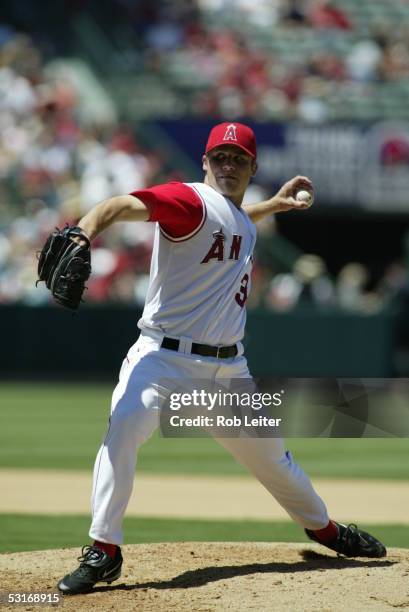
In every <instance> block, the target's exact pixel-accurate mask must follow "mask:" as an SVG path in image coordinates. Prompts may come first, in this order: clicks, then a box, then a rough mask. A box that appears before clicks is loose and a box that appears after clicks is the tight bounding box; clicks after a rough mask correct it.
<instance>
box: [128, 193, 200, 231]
mask: <svg viewBox="0 0 409 612" xmlns="http://www.w3.org/2000/svg"><path fill="white" fill-rule="evenodd" d="M130 195H133V196H135V197H137V198H139V199H140V200H142V202H143V203H144V204H145V206H146V207H147V209H148V211H149V219H148V221H158V222H159V225H160V226H161V228H162V230H163V232H164V233H165V234H168V235H169V237H170V238H188V237H190V236H191V235H192V234H193V233H195V232H196V231H198V229H199V228H200V227H201V226H202V224H203V221H204V217H205V208H204V203H203V201H202V199H201V198H200V196H199V194H198V193H197V191H195V189H194V188H193V187H189V186H188V185H185V184H184V183H177V182H174V183H166V184H164V185H155V186H154V187H150V188H149V189H140V190H138V191H133V192H132V193H131V194H130Z"/></svg>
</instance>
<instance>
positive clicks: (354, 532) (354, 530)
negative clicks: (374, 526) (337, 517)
mask: <svg viewBox="0 0 409 612" xmlns="http://www.w3.org/2000/svg"><path fill="white" fill-rule="evenodd" d="M360 541H361V538H360V535H359V532H358V527H357V525H354V523H350V524H349V525H347V526H346V527H345V529H344V530H343V533H340V542H341V544H342V547H343V548H344V549H345V548H349V547H351V546H354V545H356V544H359V543H360Z"/></svg>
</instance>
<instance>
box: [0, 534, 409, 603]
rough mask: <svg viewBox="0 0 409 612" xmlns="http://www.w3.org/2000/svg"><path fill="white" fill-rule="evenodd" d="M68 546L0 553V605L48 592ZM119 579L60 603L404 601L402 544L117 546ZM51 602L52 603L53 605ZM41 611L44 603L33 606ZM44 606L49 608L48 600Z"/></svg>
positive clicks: (69, 560)
mask: <svg viewBox="0 0 409 612" xmlns="http://www.w3.org/2000/svg"><path fill="white" fill-rule="evenodd" d="M78 552H79V551H78V550H77V549H64V550H52V551H39V552H37V551H36V552H25V553H12V554H3V555H0V572H1V576H2V586H1V589H2V597H3V602H4V603H2V604H0V608H1V609H2V610H16V609H20V610H37V609H40V608H39V607H38V606H35V605H30V604H27V605H26V606H16V605H8V604H7V603H5V601H4V598H7V593H8V592H12V593H13V592H23V591H24V592H37V593H38V592H42V593H44V592H48V593H52V592H56V590H55V585H56V582H57V580H58V579H59V578H60V577H62V576H63V575H64V574H65V573H67V571H71V570H72V569H73V568H74V567H76V565H77V562H76V557H77V555H78ZM123 554H124V566H123V574H122V576H121V578H120V579H119V580H118V581H116V582H114V583H112V584H111V585H109V586H108V585H105V584H101V585H98V586H97V587H95V589H94V590H93V591H92V592H91V593H88V594H87V595H77V596H73V597H67V596H65V597H61V602H60V604H59V606H57V609H58V607H61V608H62V609H63V610H68V611H71V610H75V611H76V612H78V611H80V612H87V611H88V610H93V611H98V612H105V611H108V610H115V611H116V610H121V611H126V612H127V611H139V610H143V611H144V612H151V611H152V612H153V611H155V612H167V611H169V610H175V611H177V612H178V611H180V612H185V611H188V610H189V611H190V612H210V611H219V610H220V611H224V610H229V611H236V612H238V611H240V612H241V611H243V612H244V611H245V610H257V612H267V611H268V612H272V611H277V612H282V611H283V610H285V611H290V612H341V611H342V612H344V611H345V612H346V611H348V612H355V611H358V610H359V611H360V612H361V611H362V612H366V611H372V610H377V611H379V610H385V611H386V610H392V609H396V608H401V609H405V608H409V550H404V549H397V548H395V549H391V550H389V551H388V556H387V557H386V558H384V559H363V558H362V559H345V558H338V557H337V556H336V555H335V553H332V552H331V551H328V552H327V550H326V549H324V548H323V547H320V546H319V545H316V544H284V543H215V542H213V543H209V542H183V543H166V544H137V545H132V546H124V547H123ZM52 607H54V606H52ZM41 609H44V607H43V606H41ZM46 609H51V606H47V608H46Z"/></svg>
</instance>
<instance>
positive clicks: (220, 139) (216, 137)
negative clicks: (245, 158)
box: [206, 121, 257, 159]
mask: <svg viewBox="0 0 409 612" xmlns="http://www.w3.org/2000/svg"><path fill="white" fill-rule="evenodd" d="M220 145H234V146H235V147H239V149H242V150H243V151H245V152H246V153H248V155H251V157H252V158H253V159H256V157H257V144H256V137H255V135H254V132H253V130H252V129H251V128H250V127H248V125H244V124H243V123H228V122H227V121H226V122H225V123H219V124H218V125H215V126H214V128H212V130H211V131H210V134H209V138H208V139H207V143H206V153H208V152H209V151H211V150H212V149H214V148H215V147H219V146H220Z"/></svg>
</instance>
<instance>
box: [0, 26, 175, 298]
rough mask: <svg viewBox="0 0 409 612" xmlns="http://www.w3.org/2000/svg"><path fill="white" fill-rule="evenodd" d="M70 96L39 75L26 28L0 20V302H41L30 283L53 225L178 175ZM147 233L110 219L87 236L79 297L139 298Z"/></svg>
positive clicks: (63, 85)
mask: <svg viewBox="0 0 409 612" xmlns="http://www.w3.org/2000/svg"><path fill="white" fill-rule="evenodd" d="M77 97H78V92H77V91H76V90H75V87H74V85H73V84H70V83H69V82H67V81H62V80H58V79H54V78H50V77H49V76H47V75H46V71H45V64H44V62H43V60H42V57H41V54H40V52H39V50H38V48H37V47H36V46H35V45H34V44H33V42H32V40H30V38H29V37H28V36H26V35H22V34H20V33H17V32H15V31H13V30H12V29H11V28H5V27H2V28H0V303H13V302H23V303H30V304H37V303H43V302H45V301H48V300H49V292H48V291H46V290H45V289H44V288H43V287H41V286H40V288H38V289H36V288H35V280H36V278H37V271H36V264H37V262H36V258H35V252H36V251H37V250H38V249H39V248H40V246H41V245H42V244H43V242H44V240H45V238H46V236H47V235H48V234H49V233H50V232H51V231H52V230H53V229H54V228H55V227H56V226H60V227H61V226H63V225H64V224H65V223H72V222H75V221H76V220H77V219H78V218H79V217H80V216H81V215H82V214H84V213H85V212H86V210H87V209H88V208H89V207H91V206H92V205H93V204H96V203H97V202H99V201H101V200H103V199H106V198H108V197H110V196H112V195H117V194H120V193H128V192H130V191H132V190H135V189H139V188H143V187H145V186H147V185H149V184H153V183H158V182H162V181H166V180H169V179H172V178H179V177H178V176H177V175H172V173H170V172H169V173H166V172H164V171H163V168H165V167H166V160H164V159H163V156H161V155H160V154H159V153H158V152H155V153H154V152H152V151H151V150H147V149H145V148H144V147H142V146H141V144H140V143H139V142H138V141H137V140H136V138H135V136H134V134H133V132H132V131H131V130H130V129H129V128H128V127H127V126H124V125H120V124H118V123H114V124H110V125H95V124H93V125H85V124H84V123H83V122H81V121H80V120H79V118H78V99H77ZM180 178H182V177H180ZM152 240H153V225H151V224H139V227H136V226H134V225H130V224H118V225H117V226H115V227H114V228H113V229H112V230H110V231H108V232H106V234H104V237H103V238H102V239H99V240H97V241H96V242H95V249H94V251H93V276H92V281H91V282H90V284H89V289H88V293H87V300H89V301H102V300H105V299H113V300H119V301H134V300H138V299H140V300H141V301H142V300H143V295H144V291H145V284H146V273H147V271H148V269H149V258H150V252H151V245H152ZM141 295H142V297H140V296H141Z"/></svg>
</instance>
